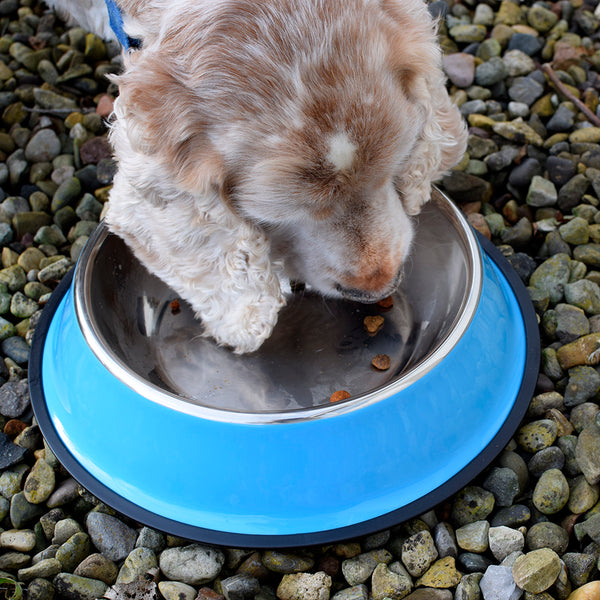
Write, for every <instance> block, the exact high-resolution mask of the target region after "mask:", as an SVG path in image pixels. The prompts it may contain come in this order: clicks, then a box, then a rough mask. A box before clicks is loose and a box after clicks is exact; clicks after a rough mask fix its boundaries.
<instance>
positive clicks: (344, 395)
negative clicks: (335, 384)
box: [329, 390, 350, 402]
mask: <svg viewBox="0 0 600 600" xmlns="http://www.w3.org/2000/svg"><path fill="white" fill-rule="evenodd" d="M348 398H350V394H349V393H348V392H347V391H346V390H338V391H337V392H333V394H331V396H330V397H329V402H339V401H340V400H347V399H348Z"/></svg>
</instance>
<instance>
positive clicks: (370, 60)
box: [119, 0, 466, 302]
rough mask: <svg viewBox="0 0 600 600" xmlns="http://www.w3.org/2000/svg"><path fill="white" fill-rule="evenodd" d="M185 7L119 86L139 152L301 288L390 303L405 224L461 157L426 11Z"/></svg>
mask: <svg viewBox="0 0 600 600" xmlns="http://www.w3.org/2000/svg"><path fill="white" fill-rule="evenodd" d="M179 5H181V6H180V9H181V7H182V6H185V7H186V10H185V11H183V12H181V10H179V13H178V15H177V17H176V18H172V19H171V20H169V18H167V17H164V18H163V21H162V22H161V24H160V27H156V28H155V29H152V27H151V25H148V27H149V29H148V30H147V31H145V32H142V34H144V36H145V37H144V47H143V50H142V51H140V52H137V53H134V54H133V55H132V56H131V58H130V62H129V65H128V68H127V71H126V73H125V74H124V75H123V76H122V77H121V78H120V79H119V84H120V89H121V98H120V100H119V102H120V103H121V110H122V112H123V113H124V114H125V115H126V117H127V121H128V125H127V127H128V129H129V131H130V138H131V139H132V140H134V145H135V144H137V146H138V147H143V148H144V149H145V151H146V152H148V153H154V154H159V153H160V154H161V161H162V163H163V164H164V166H165V169H166V171H167V172H168V173H172V174H173V177H174V178H175V179H176V180H177V182H178V185H180V186H181V187H182V188H184V189H186V190H188V191H192V192H198V193H203V192H204V191H205V190H206V189H207V187H209V186H210V187H212V188H218V189H219V192H220V195H221V197H222V199H223V202H225V203H226V204H227V205H228V206H229V207H230V208H231V210H232V211H233V212H234V213H235V214H237V215H238V216H239V217H240V218H241V219H244V220H246V221H249V222H251V223H253V224H254V225H256V226H258V227H259V228H260V229H262V230H263V231H264V232H265V233H266V234H267V235H268V237H269V238H270V240H271V242H272V251H273V253H274V255H276V257H278V258H283V259H284V261H285V264H286V268H287V271H288V274H289V275H290V276H291V277H292V278H294V279H300V280H302V281H305V282H306V283H308V284H310V285H312V286H313V287H314V288H316V289H317V290H319V291H320V292H322V293H325V294H327V295H331V296H342V297H346V298H350V299H355V300H361V301H367V302H369V301H376V300H378V299H380V298H382V297H385V296H387V295H389V294H390V293H391V292H392V291H393V290H394V289H395V287H396V285H397V283H398V280H399V278H400V273H401V270H402V265H403V262H404V260H405V259H406V257H407V255H408V253H409V249H410V246H411V243H412V241H413V236H414V233H413V224H412V222H411V218H410V215H413V214H417V213H418V212H419V210H420V207H421V205H422V204H423V203H424V202H426V201H427V200H428V198H429V191H430V186H431V181H432V180H433V179H435V178H437V177H439V176H440V175H441V174H442V173H443V171H445V170H446V169H448V168H449V167H451V166H452V165H453V164H455V163H456V162H457V161H458V160H459V158H460V156H461V155H462V153H463V151H464V147H465V143H466V132H465V128H464V124H463V123H462V120H461V118H460V115H459V112H458V110H457V109H456V108H455V107H454V106H453V105H452V104H451V102H450V99H449V97H448V94H447V92H446V90H445V86H444V83H445V80H444V76H443V73H442V71H441V55H440V50H439V47H438V45H437V41H436V38H435V25H434V23H433V21H432V19H431V17H430V16H429V14H428V12H427V9H426V7H425V5H424V4H423V3H422V2H421V0H340V1H332V0H329V1H327V2H325V1H315V0H311V1H308V0H304V1H299V0H236V1H235V2H218V1H217V2H215V1H214V0H211V1H210V2H208V1H203V0H194V2H190V3H185V2H184V3H179V4H178V6H179ZM171 13H172V11H171ZM171 13H170V14H171ZM163 157H164V158H163Z"/></svg>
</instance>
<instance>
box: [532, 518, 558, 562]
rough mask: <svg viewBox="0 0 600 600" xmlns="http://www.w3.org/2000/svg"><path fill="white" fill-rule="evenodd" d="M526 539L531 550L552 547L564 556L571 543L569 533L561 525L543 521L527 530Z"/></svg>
mask: <svg viewBox="0 0 600 600" xmlns="http://www.w3.org/2000/svg"><path fill="white" fill-rule="evenodd" d="M526 541H527V547H528V548H529V549H530V550H539V549H541V548H550V549H551V550H553V551H554V552H556V553H557V554H559V555H561V556H562V555H563V554H564V553H565V552H566V550H567V547H568V545H569V535H568V533H567V532H566V531H565V530H564V529H563V528H562V527H561V526H560V525H557V524H556V523H551V522H549V521H541V522H540V523H536V524H535V525H533V526H532V527H531V528H530V529H529V530H528V531H527V536H526Z"/></svg>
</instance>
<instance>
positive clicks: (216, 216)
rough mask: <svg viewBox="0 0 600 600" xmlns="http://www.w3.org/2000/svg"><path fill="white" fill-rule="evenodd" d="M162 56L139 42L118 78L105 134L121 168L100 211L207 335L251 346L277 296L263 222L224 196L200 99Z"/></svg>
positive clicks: (220, 164)
mask: <svg viewBox="0 0 600 600" xmlns="http://www.w3.org/2000/svg"><path fill="white" fill-rule="evenodd" d="M167 60H168V59H167ZM167 60H165V57H164V56H163V57H161V60H158V59H157V58H156V57H155V56H154V55H153V54H152V53H149V52H147V51H146V50H141V51H140V52H139V53H134V54H133V55H131V57H130V58H129V61H128V64H127V70H126V72H125V74H124V75H122V76H121V77H119V78H118V83H119V86H120V96H119V98H118V99H117V101H116V103H115V115H116V117H117V118H116V121H115V122H114V124H113V126H112V130H111V137H110V139H111V142H112V143H113V146H114V149H115V156H116V158H117V161H118V163H119V171H118V173H117V175H116V176H115V180H114V185H113V188H112V191H111V195H110V202H109V208H108V211H107V215H106V220H107V223H108V225H109V227H110V229H111V230H112V231H113V232H115V233H116V234H118V235H119V236H121V237H122V238H123V239H124V240H125V241H126V242H127V244H128V245H129V246H130V248H131V249H132V250H133V252H134V254H135V255H136V257H137V258H138V259H139V260H140V261H141V262H142V263H143V264H144V265H145V266H146V267H147V268H148V270H149V271H150V272H152V273H154V274H155V275H157V276H158V277H159V278H160V279H162V280H163V281H164V282H166V283H167V284H168V285H169V286H171V288H173V290H175V292H176V293H177V294H178V295H179V297H180V298H182V299H184V300H186V301H187V302H188V303H189V304H190V305H191V306H192V308H193V309H194V311H195V312H196V315H197V317H198V318H200V319H201V320H202V323H203V325H204V328H205V332H206V334H207V335H210V336H212V337H214V338H215V340H216V341H217V342H218V343H220V344H224V345H228V346H231V347H233V348H234V350H235V351H236V352H240V353H242V352H251V351H253V350H256V349H257V348H258V347H259V346H260V345H261V343H262V342H263V341H264V340H265V339H266V338H267V337H268V336H269V335H270V333H271V331H272V329H273V327H274V325H275V323H276V321H277V313H278V311H279V309H280V308H281V306H283V304H284V303H285V301H284V298H283V295H282V292H281V287H280V284H279V279H278V276H277V272H276V270H277V268H278V267H277V265H274V264H273V263H272V262H271V258H270V244H269V240H268V239H267V237H266V235H265V234H264V232H262V231H261V230H260V229H259V228H258V227H257V226H256V225H254V224H253V223H251V222H248V221H245V220H243V219H241V218H240V217H239V216H238V215H237V214H236V213H234V211H233V210H231V208H230V206H229V205H228V203H227V202H226V193H227V186H226V184H225V181H226V176H225V165H224V161H223V159H222V157H221V154H220V153H219V152H218V150H217V149H216V148H215V147H214V145H213V144H212V143H211V142H210V140H209V138H208V127H209V122H210V121H209V119H208V118H207V115H206V114H204V112H203V104H202V102H201V101H200V99H199V98H198V97H197V96H196V95H195V94H194V92H193V90H191V89H189V88H188V87H186V85H184V83H183V82H182V81H181V80H179V79H178V78H177V76H176V74H175V73H176V71H175V70H173V69H169V68H168V67H167V64H168V63H167ZM216 118H218V115H217V117H216Z"/></svg>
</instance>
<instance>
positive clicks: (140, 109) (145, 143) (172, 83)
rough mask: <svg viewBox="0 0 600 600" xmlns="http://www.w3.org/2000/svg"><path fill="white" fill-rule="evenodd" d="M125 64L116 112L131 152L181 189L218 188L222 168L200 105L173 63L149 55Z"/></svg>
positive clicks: (142, 54)
mask: <svg viewBox="0 0 600 600" xmlns="http://www.w3.org/2000/svg"><path fill="white" fill-rule="evenodd" d="M126 60H127V65H126V66H127V68H126V70H125V73H124V74H123V75H121V76H119V77H118V78H115V79H116V81H117V83H118V85H119V97H118V99H117V102H116V105H115V113H116V115H117V118H118V119H120V121H121V122H122V123H123V126H124V128H125V132H126V135H127V137H128V139H129V143H130V144H131V147H132V148H133V150H134V151H136V152H139V153H141V154H144V155H147V156H152V157H153V158H154V159H156V160H158V161H159V162H161V163H162V164H163V165H164V166H165V169H166V171H167V172H168V173H169V174H170V175H171V176H174V178H175V182H176V183H177V184H178V185H179V186H181V187H182V188H183V189H186V190H189V191H194V192H202V191H207V190H208V189H209V188H210V187H213V186H221V185H222V182H223V180H224V166H223V162H222V159H221V156H220V154H219V153H218V152H217V150H216V149H215V148H214V146H213V145H212V143H211V142H210V140H209V139H208V131H207V127H208V120H207V117H206V115H205V114H204V112H203V109H202V101H201V99H200V98H198V96H197V95H196V94H195V93H194V91H193V90H192V89H190V88H189V87H187V86H186V85H185V83H184V82H183V81H182V80H181V78H180V77H178V75H177V73H178V71H177V68H176V67H175V66H174V63H171V62H170V61H169V60H168V57H167V56H165V55H164V54H161V56H160V57H159V56H157V55H156V54H155V53H154V52H148V51H142V52H133V53H130V55H129V56H128V57H127V59H126Z"/></svg>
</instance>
